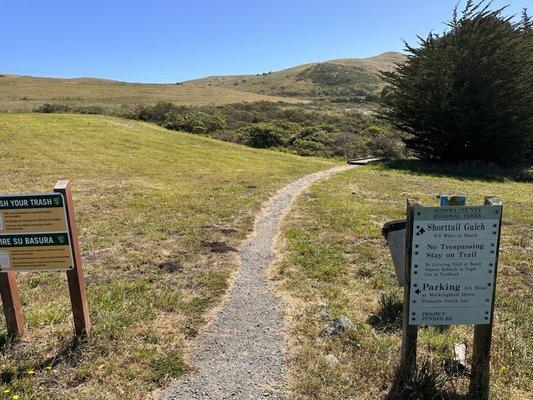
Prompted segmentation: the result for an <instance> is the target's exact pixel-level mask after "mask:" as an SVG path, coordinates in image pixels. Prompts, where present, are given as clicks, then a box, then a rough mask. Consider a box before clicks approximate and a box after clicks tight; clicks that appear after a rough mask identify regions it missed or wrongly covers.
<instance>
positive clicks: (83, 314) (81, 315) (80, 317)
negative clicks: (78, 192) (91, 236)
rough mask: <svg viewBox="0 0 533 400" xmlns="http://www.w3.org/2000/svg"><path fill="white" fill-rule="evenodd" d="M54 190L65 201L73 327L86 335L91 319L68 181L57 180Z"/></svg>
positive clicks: (79, 333)
mask: <svg viewBox="0 0 533 400" xmlns="http://www.w3.org/2000/svg"><path fill="white" fill-rule="evenodd" d="M54 192H56V193H61V194H62V195H63V199H64V201H65V208H66V213H67V222H68V226H69V239H70V245H71V248H72V254H73V258H74V268H73V269H71V270H69V271H67V279H68V289H69V293H70V303H71V304H72V314H73V316H74V328H75V331H76V336H88V335H89V333H90V331H91V320H90V318H89V306H88V304H87V293H86V288H85V277H84V276H83V268H82V264H81V253H80V245H79V243H78V232H77V229H76V221H75V219H74V204H73V201H72V189H71V186H70V182H69V181H58V182H57V183H56V185H55V186H54Z"/></svg>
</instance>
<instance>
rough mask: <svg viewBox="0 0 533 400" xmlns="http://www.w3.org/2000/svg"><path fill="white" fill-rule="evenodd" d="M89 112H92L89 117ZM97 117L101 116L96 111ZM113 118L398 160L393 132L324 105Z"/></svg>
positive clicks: (150, 112) (144, 108) (149, 110)
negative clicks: (124, 118)
mask: <svg viewBox="0 0 533 400" xmlns="http://www.w3.org/2000/svg"><path fill="white" fill-rule="evenodd" d="M35 111H36V112H79V113H99V112H97V111H99V110H96V109H94V110H92V109H89V108H84V109H81V108H79V107H72V106H69V105H63V104H45V105H43V106H41V107H39V108H37V109H36V110H35ZM89 111H95V112H89ZM102 112H103V111H102ZM118 116H121V117H126V118H131V119H136V120H141V121H148V122H153V123H156V124H158V125H161V126H163V127H165V128H167V129H172V130H179V131H185V132H190V133H196V134H202V135H208V136H211V137H214V138H217V139H221V140H225V141H229V142H233V143H240V144H245V145H248V146H251V147H257V148H276V149H279V150H284V151H289V152H293V153H296V154H299V155H302V156H321V157H345V158H352V157H364V156H368V155H380V156H388V157H401V156H403V155H405V154H404V147H403V144H402V141H401V138H400V136H399V135H398V133H397V132H395V131H392V130H391V129H389V128H387V127H386V126H383V125H376V121H375V119H374V118H373V117H369V116H364V115H362V114H361V113H360V112H358V111H357V110H355V109H352V108H349V107H344V106H343V107H340V106H335V105H327V104H320V105H318V104H311V105H290V104H286V103H272V102H264V101H262V102H255V103H236V104H229V105H223V106H201V107H199V106H198V107H194V106H177V105H175V104H172V103H168V102H161V103H158V104H155V105H138V106H136V107H134V108H130V109H125V111H121V112H119V113H118Z"/></svg>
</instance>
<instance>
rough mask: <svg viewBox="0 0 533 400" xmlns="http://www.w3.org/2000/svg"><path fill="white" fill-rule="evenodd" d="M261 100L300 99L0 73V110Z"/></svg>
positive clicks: (193, 86)
mask: <svg viewBox="0 0 533 400" xmlns="http://www.w3.org/2000/svg"><path fill="white" fill-rule="evenodd" d="M260 100H265V101H272V102H276V101H285V102H291V103H293V102H301V101H303V100H298V99H287V98H281V97H277V96H269V95H264V94H258V93H248V92H243V91H240V90H236V89H235V88H223V87H214V86H213V87H212V86H209V85H200V84H187V85H186V86H185V85H173V84H147V83H127V82H118V81H111V80H105V79H89V78H81V79H56V78H38V77H30V76H14V75H0V111H28V110H33V109H35V108H37V107H39V106H41V105H43V104H44V103H52V104H58V103H60V104H68V105H72V106H78V107H101V108H103V109H104V110H106V111H120V110H121V109H123V108H127V107H131V106H134V105H136V104H156V103H158V102H160V101H166V102H171V103H174V104H177V105H197V106H198V105H209V104H215V105H218V104H228V103H237V102H241V101H243V102H252V101H260Z"/></svg>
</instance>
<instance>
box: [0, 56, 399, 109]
mask: <svg viewBox="0 0 533 400" xmlns="http://www.w3.org/2000/svg"><path fill="white" fill-rule="evenodd" d="M403 60H405V56H404V55H403V54H402V53H395V52H388V53H383V54H380V55H378V56H375V57H370V58H364V59H356V58H347V59H338V60H331V61H326V62H321V63H311V64H304V65H299V66H296V67H293V68H289V69H285V70H282V71H277V72H268V73H263V74H257V75H234V76H214V77H207V78H201V79H196V80H192V81H187V82H183V83H180V84H148V83H127V82H119V81H112V80H106V79H96V78H76V79H58V78H40V77H30V76H17V75H6V74H3V75H0V111H28V110H32V109H35V108H36V107H39V106H41V105H43V104H44V103H54V104H58V103H63V104H69V105H74V106H81V107H99V108H101V109H103V110H104V111H109V110H111V111H114V110H118V109H122V108H124V107H131V106H133V105H136V104H155V103H157V102H160V101H166V102H171V103H174V104H177V105H189V106H201V105H221V104H228V103H237V102H254V101H260V100H266V101H272V102H278V101H284V102H289V103H305V102H307V101H308V100H305V99H306V98H307V99H310V98H316V97H327V98H365V97H368V96H375V95H377V94H379V91H380V90H381V88H382V86H383V84H382V81H381V78H380V77H379V71H386V70H390V69H392V68H394V66H395V64H396V63H401V62H402V61H403Z"/></svg>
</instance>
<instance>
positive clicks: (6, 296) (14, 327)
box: [0, 272, 24, 337]
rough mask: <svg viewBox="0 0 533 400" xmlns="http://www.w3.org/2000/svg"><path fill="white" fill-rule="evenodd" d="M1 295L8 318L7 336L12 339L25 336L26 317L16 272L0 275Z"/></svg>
mask: <svg viewBox="0 0 533 400" xmlns="http://www.w3.org/2000/svg"><path fill="white" fill-rule="evenodd" d="M0 295H1V298H2V304H3V307H4V315H5V317H6V325H7V334H8V335H9V336H11V337H17V336H22V335H23V334H24V317H23V316H22V305H21V303H20V298H19V292H18V285H17V276H16V275H15V273H14V272H5V273H0Z"/></svg>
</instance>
